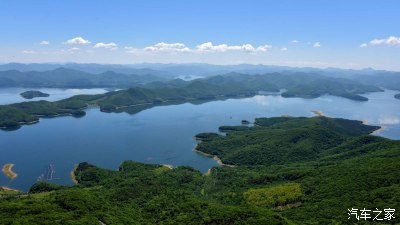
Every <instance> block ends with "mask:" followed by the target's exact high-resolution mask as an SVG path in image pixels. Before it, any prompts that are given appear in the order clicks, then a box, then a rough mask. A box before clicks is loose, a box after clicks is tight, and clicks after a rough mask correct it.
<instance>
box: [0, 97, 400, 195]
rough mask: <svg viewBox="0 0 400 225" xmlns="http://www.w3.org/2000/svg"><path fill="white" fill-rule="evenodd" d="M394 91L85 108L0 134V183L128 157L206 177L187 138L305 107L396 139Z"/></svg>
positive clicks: (304, 111)
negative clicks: (9, 173) (358, 97)
mask: <svg viewBox="0 0 400 225" xmlns="http://www.w3.org/2000/svg"><path fill="white" fill-rule="evenodd" d="M40 90H42V89H40ZM103 90H104V89H103ZM92 91H93V90H92ZM104 91H105V90H104ZM44 92H46V91H44ZM66 92H69V91H66ZM0 93H2V95H1V97H0V98H3V96H7V93H6V90H4V89H3V90H0ZM47 93H48V92H47ZM395 93H397V92H394V91H389V90H387V91H385V92H377V93H370V94H366V95H364V96H366V97H368V98H369V99H370V100H369V101H367V102H357V101H352V100H349V99H345V98H341V97H335V96H322V97H320V98H316V99H301V98H282V97H281V96H279V95H268V96H263V95H257V96H254V97H252V98H244V99H228V100H221V101H212V102H207V103H203V104H199V105H194V104H191V103H185V104H180V105H169V106H157V107H153V108H150V109H147V110H144V111H141V112H139V113H136V114H132V115H130V114H127V113H102V112H100V111H99V109H98V108H89V109H87V110H86V112H87V114H86V116H85V117H82V118H73V117H58V118H43V119H41V120H40V123H38V124H34V125H29V126H23V127H22V128H21V129H19V130H16V131H0V154H1V157H0V164H1V165H4V164H6V163H14V164H15V167H14V169H13V170H14V171H15V172H16V173H18V177H17V178H16V179H14V180H12V181H10V180H9V179H8V178H7V177H6V176H5V175H0V186H9V187H12V188H17V189H21V190H25V191H26V190H28V189H29V187H30V186H31V185H32V184H33V183H34V182H36V180H37V179H38V177H39V176H40V175H41V174H44V176H45V177H46V176H47V174H46V173H47V172H48V167H49V165H50V164H51V165H53V167H54V170H55V173H54V174H53V176H52V178H53V181H54V182H57V183H61V184H72V182H71V179H70V172H71V170H72V169H73V167H74V165H75V164H77V163H79V162H84V161H86V162H89V163H91V164H95V165H97V166H100V167H104V168H109V169H117V168H118V165H119V164H120V163H121V162H122V161H124V160H135V161H139V162H144V163H159V164H170V165H174V166H178V165H186V166H192V167H194V168H196V169H199V170H200V171H202V172H206V171H207V170H208V169H209V168H210V167H213V166H217V163H216V162H215V161H214V160H213V159H211V158H208V157H205V156H203V155H201V154H198V153H196V152H195V151H193V148H194V147H195V145H196V141H195V140H194V138H193V136H194V135H195V134H197V133H201V132H209V131H211V132H217V131H218V127H219V126H221V125H239V124H240V122H241V120H242V119H246V120H249V121H253V120H254V118H256V117H272V116H281V115H291V116H314V114H313V113H312V112H311V111H312V110H319V111H322V112H323V113H324V114H325V115H327V116H331V117H342V118H348V119H357V120H363V121H366V122H367V123H368V124H371V125H381V126H384V127H385V129H384V130H383V131H381V132H379V133H377V134H376V135H380V136H384V137H387V138H391V139H400V101H399V100H397V99H395V98H394V97H393V96H394V94H395ZM8 94H9V95H10V96H11V95H12V94H11V93H8ZM50 94H51V93H50ZM65 94H66V95H67V93H65ZM2 101H3V102H6V101H7V100H4V99H2ZM10 101H11V100H10Z"/></svg>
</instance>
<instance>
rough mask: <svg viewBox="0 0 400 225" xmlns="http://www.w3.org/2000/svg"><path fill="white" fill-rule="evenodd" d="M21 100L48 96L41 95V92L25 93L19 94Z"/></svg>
mask: <svg viewBox="0 0 400 225" xmlns="http://www.w3.org/2000/svg"><path fill="white" fill-rule="evenodd" d="M20 95H21V96H22V97H23V98H26V99H32V98H37V97H49V96H50V95H49V94H47V93H43V92H41V91H25V92H22V93H21V94H20Z"/></svg>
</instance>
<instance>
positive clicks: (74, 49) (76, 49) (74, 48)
mask: <svg viewBox="0 0 400 225" xmlns="http://www.w3.org/2000/svg"><path fill="white" fill-rule="evenodd" d="M68 50H69V51H79V50H81V49H80V48H77V47H73V48H70V49H68Z"/></svg>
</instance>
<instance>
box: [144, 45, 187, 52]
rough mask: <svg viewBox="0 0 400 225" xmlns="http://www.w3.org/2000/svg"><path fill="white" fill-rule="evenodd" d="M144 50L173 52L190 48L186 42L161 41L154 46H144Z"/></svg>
mask: <svg viewBox="0 0 400 225" xmlns="http://www.w3.org/2000/svg"><path fill="white" fill-rule="evenodd" d="M143 50H144V51H148V52H165V53H171V52H189V51H190V49H189V48H188V47H186V46H185V44H182V43H165V42H160V43H157V44H155V45H153V46H148V47H145V48H143Z"/></svg>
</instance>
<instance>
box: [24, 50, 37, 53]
mask: <svg viewBox="0 0 400 225" xmlns="http://www.w3.org/2000/svg"><path fill="white" fill-rule="evenodd" d="M22 53H23V54H36V52H35V51H32V50H23V51H22Z"/></svg>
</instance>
